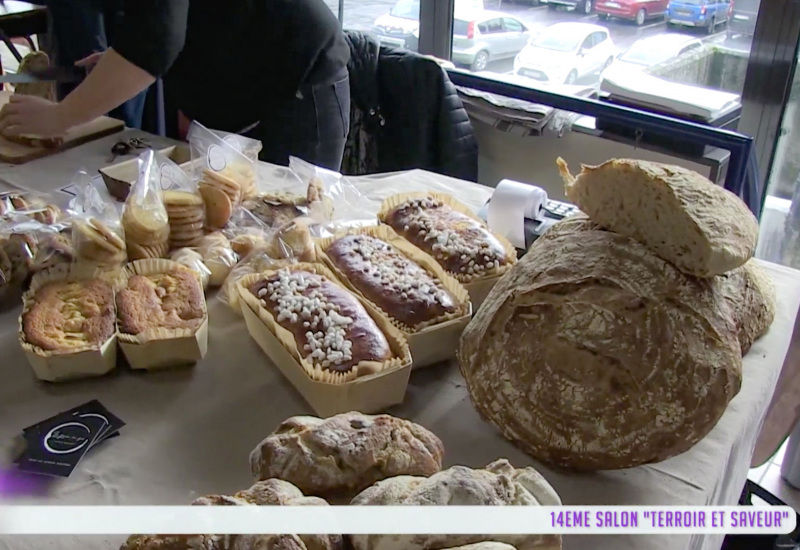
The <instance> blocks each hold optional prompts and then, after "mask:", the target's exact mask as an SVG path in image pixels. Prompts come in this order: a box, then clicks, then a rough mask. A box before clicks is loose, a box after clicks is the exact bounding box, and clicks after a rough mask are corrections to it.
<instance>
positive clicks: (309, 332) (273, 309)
mask: <svg viewBox="0 0 800 550" xmlns="http://www.w3.org/2000/svg"><path fill="white" fill-rule="evenodd" d="M249 290H250V292H251V293H252V294H253V295H254V296H256V297H257V298H258V299H259V300H260V303H261V306H262V307H264V308H265V309H266V310H267V311H269V312H270V313H271V314H272V315H273V316H274V317H275V321H276V322H277V323H278V324H279V325H280V326H282V327H283V328H285V329H286V330H288V331H289V332H291V333H292V334H293V335H294V339H295V343H296V344H297V349H298V351H299V352H300V355H301V356H302V357H303V358H305V360H306V361H308V362H310V363H312V364H313V365H315V366H320V367H322V368H323V369H325V370H328V371H333V372H349V371H350V370H351V369H352V368H353V367H355V366H356V365H357V364H358V363H360V362H362V361H375V362H384V361H387V360H389V359H391V358H392V350H391V348H390V347H389V342H388V341H387V340H386V336H384V334H383V332H381V330H380V329H379V328H378V326H377V325H376V324H375V321H373V319H372V317H370V316H369V314H368V313H367V311H366V310H365V309H364V306H362V305H361V303H359V301H358V300H357V299H356V297H355V296H354V295H352V294H350V293H349V292H348V291H346V290H345V289H343V288H342V287H340V286H339V285H337V284H335V283H333V282H332V281H330V280H328V279H327V278H325V277H323V276H322V275H318V274H316V273H311V272H309V271H302V270H297V271H290V270H288V269H282V270H280V271H277V272H275V273H273V274H271V275H269V276H268V277H266V278H265V279H261V280H259V281H257V282H256V283H254V284H252V285H251V286H250V288H249Z"/></svg>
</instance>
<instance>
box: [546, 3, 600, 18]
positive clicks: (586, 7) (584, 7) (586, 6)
mask: <svg viewBox="0 0 800 550" xmlns="http://www.w3.org/2000/svg"><path fill="white" fill-rule="evenodd" d="M592 6H593V3H592V0H547V7H549V8H550V9H553V10H554V9H556V8H559V7H565V8H568V9H571V10H575V11H579V12H580V13H583V14H585V15H589V14H590V13H592Z"/></svg>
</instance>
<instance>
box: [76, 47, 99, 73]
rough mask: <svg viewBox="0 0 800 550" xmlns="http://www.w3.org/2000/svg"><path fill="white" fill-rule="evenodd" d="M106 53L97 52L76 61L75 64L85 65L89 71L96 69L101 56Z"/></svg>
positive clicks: (78, 65)
mask: <svg viewBox="0 0 800 550" xmlns="http://www.w3.org/2000/svg"><path fill="white" fill-rule="evenodd" d="M104 53H105V52H97V53H93V54H92V55H90V56H88V57H84V58H83V59H81V60H79V61H76V62H75V66H76V67H83V68H84V69H86V71H87V72H89V71H91V70H92V69H94V66H95V65H97V62H98V61H100V58H101V57H103V54H104Z"/></svg>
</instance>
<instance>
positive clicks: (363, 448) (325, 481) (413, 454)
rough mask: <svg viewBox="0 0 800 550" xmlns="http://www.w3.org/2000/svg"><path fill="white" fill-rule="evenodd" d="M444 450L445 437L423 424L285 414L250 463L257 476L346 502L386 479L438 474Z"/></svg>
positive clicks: (355, 414) (364, 417)
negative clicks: (290, 416) (275, 479)
mask: <svg viewBox="0 0 800 550" xmlns="http://www.w3.org/2000/svg"><path fill="white" fill-rule="evenodd" d="M443 454H444V448H443V446H442V442H441V440H440V439H439V438H438V437H436V436H435V435H434V434H432V433H431V432H429V431H428V430H426V429H425V428H423V427H422V426H420V425H419V424H415V423H413V422H409V421H408V420H403V419H402V418H396V417H393V416H389V415H388V414H381V415H376V416H372V415H366V414H362V413H359V412H349V413H343V414H338V415H336V416H332V417H330V418H326V419H324V420H323V419H321V418H317V417H314V416H295V417H292V418H289V419H287V420H285V421H284V422H282V423H281V425H280V426H278V429H277V430H275V432H273V433H272V434H271V435H269V436H268V437H267V438H266V439H264V440H263V441H262V442H261V443H259V444H258V446H257V447H256V448H255V449H254V450H253V452H252V453H251V454H250V467H251V470H252V472H253V475H254V476H255V477H256V478H257V479H269V478H278V479H285V480H286V481H289V482H291V483H293V484H294V485H296V486H297V487H298V488H299V489H300V490H301V491H303V493H305V494H306V495H315V496H319V497H323V498H325V499H327V500H328V501H330V502H332V503H338V502H345V503H346V502H349V501H350V499H352V498H353V496H355V495H356V494H358V493H359V492H360V491H362V490H363V489H365V488H367V487H369V486H370V485H372V484H373V483H375V482H376V481H380V480H381V479H386V478H388V477H394V476H399V475H421V476H429V475H432V474H435V473H436V472H438V471H439V470H441V468H442V456H443Z"/></svg>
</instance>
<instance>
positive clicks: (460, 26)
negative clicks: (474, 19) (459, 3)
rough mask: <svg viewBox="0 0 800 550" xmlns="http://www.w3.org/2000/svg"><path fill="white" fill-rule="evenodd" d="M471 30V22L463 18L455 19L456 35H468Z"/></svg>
mask: <svg viewBox="0 0 800 550" xmlns="http://www.w3.org/2000/svg"><path fill="white" fill-rule="evenodd" d="M468 32H469V23H468V22H466V21H462V20H461V19H454V20H453V34H454V35H455V36H467V33H468Z"/></svg>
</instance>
